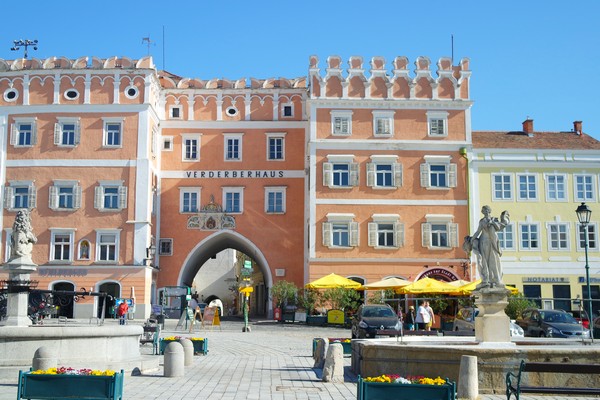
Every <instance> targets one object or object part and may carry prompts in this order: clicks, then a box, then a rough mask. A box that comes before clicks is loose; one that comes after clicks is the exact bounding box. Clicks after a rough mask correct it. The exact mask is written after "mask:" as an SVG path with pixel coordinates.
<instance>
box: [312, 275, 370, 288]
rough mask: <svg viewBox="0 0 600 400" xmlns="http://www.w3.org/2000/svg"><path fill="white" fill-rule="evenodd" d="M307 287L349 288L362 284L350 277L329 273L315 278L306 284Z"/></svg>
mask: <svg viewBox="0 0 600 400" xmlns="http://www.w3.org/2000/svg"><path fill="white" fill-rule="evenodd" d="M306 287H307V288H308V289H331V288H338V287H342V288H349V289H360V288H361V287H362V285H361V284H360V283H358V282H356V281H353V280H352V279H348V278H344V277H343V276H340V275H336V274H333V273H332V274H329V275H327V276H324V277H322V278H319V279H317V280H316V281H313V282H311V283H308V284H307V285H306Z"/></svg>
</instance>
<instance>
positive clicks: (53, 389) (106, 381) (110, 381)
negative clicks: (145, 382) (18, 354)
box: [17, 370, 124, 400]
mask: <svg viewBox="0 0 600 400" xmlns="http://www.w3.org/2000/svg"><path fill="white" fill-rule="evenodd" d="M123 376H124V372H123V370H121V372H117V373H115V374H114V375H113V376H94V375H45V374H32V373H31V372H25V371H19V382H18V385H19V387H18V392H17V399H89V400H100V399H111V400H121V399H123Z"/></svg>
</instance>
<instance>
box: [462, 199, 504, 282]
mask: <svg viewBox="0 0 600 400" xmlns="http://www.w3.org/2000/svg"><path fill="white" fill-rule="evenodd" d="M481 213H482V214H483V218H481V219H480V220H479V226H478V227H477V230H476V231H475V233H474V234H473V236H467V237H465V243H464V245H463V249H464V250H465V251H467V252H469V251H471V250H472V251H473V252H474V253H475V255H476V256H477V266H478V267H479V274H480V275H481V284H479V285H478V286H477V289H483V288H487V287H498V288H503V287H504V283H502V265H501V264H500V256H501V255H502V249H501V248H500V240H499V239H498V235H497V234H496V232H498V231H501V230H502V229H504V228H505V227H506V226H507V225H508V224H509V223H510V215H509V214H508V211H503V212H502V214H500V219H498V218H494V217H492V215H491V214H492V209H491V208H490V206H483V207H482V208H481Z"/></svg>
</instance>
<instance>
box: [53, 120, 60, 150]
mask: <svg viewBox="0 0 600 400" xmlns="http://www.w3.org/2000/svg"><path fill="white" fill-rule="evenodd" d="M61 134H62V124H59V123H58V122H57V123H55V124H54V144H55V145H59V144H61V143H62V140H60V139H61V136H62V135H61Z"/></svg>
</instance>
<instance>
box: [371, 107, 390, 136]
mask: <svg viewBox="0 0 600 400" xmlns="http://www.w3.org/2000/svg"><path fill="white" fill-rule="evenodd" d="M373 134H374V135H375V136H392V135H393V134H394V111H373Z"/></svg>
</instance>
